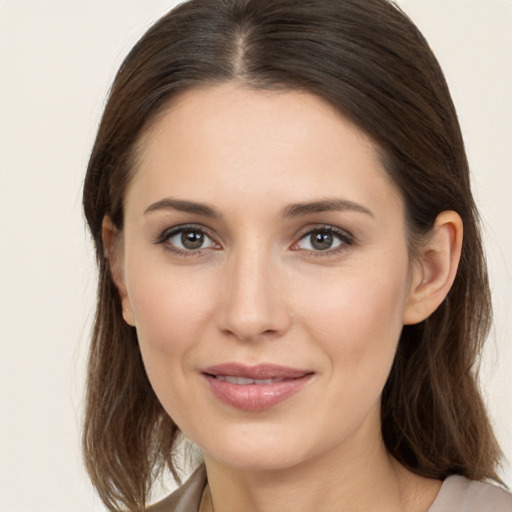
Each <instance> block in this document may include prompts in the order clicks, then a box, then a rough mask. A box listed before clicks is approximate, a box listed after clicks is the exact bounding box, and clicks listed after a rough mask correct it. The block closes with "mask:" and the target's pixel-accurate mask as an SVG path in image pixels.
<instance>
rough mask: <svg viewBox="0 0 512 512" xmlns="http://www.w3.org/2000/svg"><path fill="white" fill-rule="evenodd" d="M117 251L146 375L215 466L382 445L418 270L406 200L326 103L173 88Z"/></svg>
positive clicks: (289, 95) (230, 89) (143, 158)
mask: <svg viewBox="0 0 512 512" xmlns="http://www.w3.org/2000/svg"><path fill="white" fill-rule="evenodd" d="M119 262H120V263H119V276H120V277H119V278H118V280H119V284H120V293H121V296H122V300H123V307H124V315H125V318H126V319H127V321H128V322H129V323H131V324H133V325H135V327H136V329H137V334H138V339H139V342H140V349H141V352H142V356H143V359H144V364H145V366H146V370H147V373H148V376H149V379H150V381H151V384H152V386H153V388H154V390H155V392H156V394H157V396H158V398H159V400H160V401H161V403H162V404H163V407H164V408H165V410H166V411H167V412H168V413H169V415H170V416H171V417H172V418H173V420H174V421H175V422H176V423H177V425H178V426H179V427H180V429H181V430H182V431H183V432H184V433H185V434H186V435H187V436H188V437H189V438H191V439H192V440H193V441H194V442H196V443H197V444H198V445H199V446H200V447H201V448H202V449H203V451H204V453H205V457H207V460H208V459H211V460H215V461H217V462H219V463H223V464H227V465H229V466H232V467H237V468H240V469H242V468H245V469H249V468H252V469H257V468H263V469H268V468H273V469H277V468H287V467H291V466H294V465H297V464H300V463H301V462H305V461H308V460H311V459H313V458H315V457H321V456H323V455H326V454H328V453H331V454H332V453H338V454H340V453H348V452H350V451H352V450H354V449H356V451H357V447H358V446H359V447H363V446H365V447H367V446H373V445H375V442H378V441H379V440H380V420H379V410H380V396H381V391H382V389H383V386H384V384H385V381H386V378H387V376H388V374H389V371H390V367H391V364H392V361H393V357H394V354H395V350H396V347H397V342H398V339H399V336H400V332H401V329H402V325H403V323H404V314H405V312H406V310H407V306H408V299H409V296H410V289H411V286H412V285H411V282H412V281H413V277H412V275H413V272H414V271H413V270H412V266H411V265H410V262H409V257H408V250H407V239H406V227H405V218H404V206H403V202H402V200H401V197H400V195H399V193H398V192H397V190H396V188H395V186H394V185H393V184H392V183H391V181H390V180H389V178H388V176H387V174H386V172H385V171H384V169H383V167H382V165H381V162H380V161H379V158H378V156H377V153H376V149H375V147H374V146H373V145H372V143H371V141H370V140H369V139H368V138H367V137H365V135H364V134H363V133H362V132H361V131H359V130H358V129H357V128H355V127H354V126H353V125H351V124H350V123H349V122H347V121H346V120H345V119H343V118H342V117H340V116H339V115H338V114H337V113H335V112H334V111H333V110H332V109H331V108H330V107H329V106H328V105H327V104H325V103H324V102H323V101H321V100H320V99H318V98H316V97H314V96H311V95H308V94H305V93H299V92H268V91H255V90H251V89H249V88H244V87H242V86H236V85H233V84H225V85H220V86H212V87H211V88H202V89H195V90H190V91H188V92H185V93H183V94H182V95H180V96H179V97H177V98H175V99H174V101H173V102H172V103H171V105H170V106H169V108H168V110H167V111H166V112H165V113H164V114H163V115H162V116H161V117H160V118H159V119H158V121H157V122H156V124H154V125H153V127H152V128H151V130H150V131H149V132H148V133H147V134H146V135H145V136H144V137H143V140H142V141H141V152H140V155H139V159H138V162H137V165H136V168H135V174H134V178H133V180H132V181H131V183H130V185H129V187H128V190H127V193H126V198H125V225H124V230H123V235H122V244H120V248H119ZM372 443H373V444H372ZM347 450H348V451H347Z"/></svg>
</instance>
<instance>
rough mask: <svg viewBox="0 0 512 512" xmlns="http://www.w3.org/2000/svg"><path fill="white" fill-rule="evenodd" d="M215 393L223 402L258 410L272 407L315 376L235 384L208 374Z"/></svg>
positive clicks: (241, 407)
mask: <svg viewBox="0 0 512 512" xmlns="http://www.w3.org/2000/svg"><path fill="white" fill-rule="evenodd" d="M205 377H206V380H207V381H208V384H209V385H210V389H211V390H212V391H213V394H214V395H215V396H216V397H217V398H219V399H220V400H221V401H222V402H224V403H225V404H227V405H230V406H231V407H235V408H236V409H241V410H243V411H250V412H257V411H264V410H266V409H270V408H271V407H274V406H275V405H277V404H279V403H281V402H284V401H285V400H287V399H288V398H291V397H292V396H293V395H295V394H296V393H298V392H299V391H300V390H301V389H302V388H303V387H304V386H305V385H306V384H307V383H308V382H309V381H310V380H311V378H312V377H313V374H307V375H304V376H303V377H299V378H295V379H286V380H283V381H281V382H274V383H271V384H246V385H241V384H233V383H231V382H227V381H225V380H219V379H216V378H215V377H213V376H212V375H206V374H205Z"/></svg>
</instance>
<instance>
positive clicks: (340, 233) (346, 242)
mask: <svg viewBox="0 0 512 512" xmlns="http://www.w3.org/2000/svg"><path fill="white" fill-rule="evenodd" d="M187 231H189V232H191V233H196V234H199V235H201V236H204V237H205V238H208V239H209V240H210V241H211V243H212V244H214V245H215V246H217V247H218V248H220V244H218V243H217V242H216V241H215V239H214V237H213V236H212V235H211V234H210V232H209V230H207V229H205V228H204V227H203V226H199V225H197V224H195V225H194V224H187V225H182V226H176V227H173V228H170V229H166V230H164V231H163V232H162V233H161V234H160V235H159V236H158V237H157V238H156V240H155V241H154V242H153V243H154V244H160V245H164V246H165V249H166V250H168V251H170V252H172V253H174V254H176V255H178V256H186V257H190V256H199V255H201V254H203V253H204V251H209V250H212V247H202V248H198V249H185V250H184V249H180V248H179V247H176V246H174V245H172V244H171V243H169V241H170V239H171V238H172V237H174V236H176V235H179V234H183V233H184V232H187ZM315 233H329V234H330V235H333V236H334V237H335V238H336V239H337V240H338V241H339V244H338V245H337V246H336V247H334V248H332V249H331V248H329V249H326V250H309V249H300V248H297V246H298V245H299V244H300V243H301V242H302V241H304V240H306V239H307V237H311V236H312V235H314V234H315ZM354 244H355V240H354V237H353V236H352V235H351V234H350V233H348V232H347V231H345V230H342V229H339V228H336V227H334V226H330V225H322V226H316V227H314V228H312V229H309V230H308V231H306V232H304V233H302V234H301V235H300V237H299V239H298V240H297V241H296V242H294V243H293V245H292V246H291V249H292V250H294V251H304V252H307V253H309V254H310V255H313V256H315V257H322V256H323V257H326V256H332V255H335V254H337V253H338V252H340V251H343V250H345V249H347V247H351V246H353V245H354ZM213 250H218V249H217V248H213Z"/></svg>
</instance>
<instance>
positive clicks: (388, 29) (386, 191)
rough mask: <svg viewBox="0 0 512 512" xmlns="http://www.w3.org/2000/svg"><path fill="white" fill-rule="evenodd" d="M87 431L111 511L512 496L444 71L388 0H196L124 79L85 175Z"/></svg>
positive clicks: (148, 43) (431, 503)
mask: <svg viewBox="0 0 512 512" xmlns="http://www.w3.org/2000/svg"><path fill="white" fill-rule="evenodd" d="M84 209H85V213H86V217H87V221H88V223H89V226H90V229H91V232H92V235H93V238H94V241H95V244H96V249H97V255H98V262H99V267H100V278H99V296H98V309H97V316H96V322H95V329H94V333H93V339H92V346H91V354H90V361H89V379H88V396H87V410H86V419H85V430H84V452H85V459H86V463H87V467H88V470H89V473H90V475H91V478H92V481H93V483H94V485H95V486H96V488H97V490H98V492H99V494H100V496H101V497H102V499H103V501H104V502H105V504H106V505H107V506H108V508H109V509H110V510H119V508H120V507H126V508H127V509H129V510H133V511H135V510H145V508H146V506H147V501H148V495H149V491H150V489H151V485H152V482H153V480H154V478H155V476H156V474H157V473H158V472H159V470H160V469H162V468H163V467H164V466H165V465H167V466H168V467H169V468H170V469H171V471H172V472H173V473H174V474H175V476H176V477H177V476H178V474H177V471H178V467H177V440H178V433H179V432H182V433H183V434H184V436H186V437H187V438H190V439H191V440H192V441H194V442H195V443H196V444H197V445H198V446H199V447H200V448H201V450H202V453H203V457H204V465H201V466H200V468H199V469H198V471H197V472H196V473H195V474H194V475H193V476H192V477H191V479H190V480H189V481H188V482H187V483H186V484H185V485H184V486H183V487H182V488H181V489H180V490H179V491H178V492H177V493H175V494H174V495H172V496H171V497H169V498H168V499H166V500H164V501H163V502H161V503H160V504H158V505H155V506H154V507H152V508H151V507H150V510H154V511H167V510H176V511H178V510H187V511H188V510H201V511H205V510H215V511H217V512H219V511H221V512H225V511H239V510H246V511H251V510H261V511H267V510H294V511H298V510H313V509H316V510H319V511H330V510H351V511H355V510H379V511H388V510H389V511H397V510H407V511H417V512H425V511H427V510H430V511H431V512H441V511H447V510H457V511H458V510H464V511H471V510H475V511H476V510H478V511H482V510H493V511H505V510H512V498H511V497H510V495H509V494H508V493H507V492H505V491H504V490H502V489H500V488H498V487H496V486H493V485H491V484H486V483H482V482H481V481H482V480H485V479H494V480H497V481H499V477H498V475H497V468H498V464H499V461H500V457H501V452H500V449H499V447H498V445H497V443H496V440H495V438H494V436H493V433H492V429H491V427H490V424H489V421H488V418H487V415H486V411H485V408H484V406H483V402H482V399H481V396H480V394H479V392H478V388H477V384H476V380H475V373H474V366H475V362H476V361H477V358H478V355H479V353H480V351H481V348H482V343H483V341H484V339H485V336H486V333H487V329H488V326H489V319H490V302H489V290H488V284H487V277H486V269H485V261H484V258H483V253H482V247H481V241H480V235H479V229H478V218H477V213H476V210H475V206H474V202H473V199H472V196H471V191H470V185H469V173H468V166H467V161H466V157H465V152H464V146H463V142H462V138H461V134H460V129H459V125H458V121H457V117H456V113H455V111H454V107H453V104H452V102H451V99H450V95H449V92H448V89H447V86H446V83H445V81H444V78H443V75H442V72H441V70H440V68H439V66H438V64H437V62H436V60H435V58H434V56H433V55H432V53H431V51H430V50H429V47H428V45H427V43H426V42H425V40H424V39H423V37H422V36H421V34H420V33H419V32H418V30H417V29H416V27H415V26H414V25H413V24H412V23H411V22H410V20H408V19H407V18H406V16H405V15H404V14H403V13H401V12H400V11H399V10H398V9H397V8H396V7H395V6H394V5H392V4H391V3H389V2H387V1H385V0H332V1H329V2H326V1H322V0H306V1H301V2H297V1H295V0H222V1H212V0H192V1H190V2H187V3H184V4H182V5H181V6H179V7H178V8H176V9H175V10H173V11H171V12H170V13H169V14H168V15H167V16H165V17H163V18H162V19H161V20H160V21H159V22H158V23H156V24H155V25H154V26H153V27H152V28H151V29H150V30H149V31H148V32H147V33H146V35H145V36H144V37H143V38H142V39H141V40H140V41H139V43H138V44H137V45H136V46H135V47H134V49H133V50H132V52H131V53H130V54H129V55H128V57H127V58H126V60H125V62H124V63H123V65H122V67H121V69H120V71H119V73H118V76H117V77H116V80H115V82H114V84H113V87H112V91H111V94H110V98H109V100H108V103H107V106H106V108H105V113H104V116H103V119H102V122H101V124H100V127H99V131H98V135H97V139H96V143H95V145H94V148H93V151H92V155H91V159H90V163H89V168H88V172H87V177H86V181H85V187H84Z"/></svg>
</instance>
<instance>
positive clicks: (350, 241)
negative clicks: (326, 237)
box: [292, 225, 355, 257]
mask: <svg viewBox="0 0 512 512" xmlns="http://www.w3.org/2000/svg"><path fill="white" fill-rule="evenodd" d="M315 233H329V234H330V235H333V237H335V238H337V239H338V241H339V245H337V246H336V247H334V248H332V249H326V250H323V251H322V250H308V249H300V248H297V249H295V247H296V246H297V245H298V244H299V243H300V242H302V241H303V240H306V239H307V238H308V237H311V236H312V235H314V234H315ZM354 244H355V240H354V237H353V236H352V235H351V234H350V233H348V232H347V231H345V230H343V229H340V228H336V227H334V226H331V225H322V226H315V227H314V228H312V229H309V230H308V231H306V232H305V233H302V234H301V235H300V238H299V239H298V241H297V242H295V243H294V244H293V245H292V250H297V251H300V250H304V251H307V252H308V253H309V254H310V255H312V256H314V257H328V256H333V255H336V254H338V253H339V252H341V251H343V250H346V249H347V248H348V247H351V246H353V245H354Z"/></svg>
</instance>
